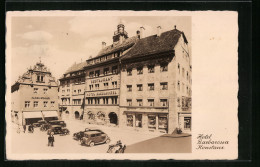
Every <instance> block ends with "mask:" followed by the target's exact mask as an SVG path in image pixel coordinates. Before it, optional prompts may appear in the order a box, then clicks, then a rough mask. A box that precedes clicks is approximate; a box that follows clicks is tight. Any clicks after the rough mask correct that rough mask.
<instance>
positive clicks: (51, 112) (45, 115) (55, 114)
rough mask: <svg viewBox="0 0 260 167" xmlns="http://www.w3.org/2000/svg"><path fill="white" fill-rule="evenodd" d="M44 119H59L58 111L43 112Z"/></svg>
mask: <svg viewBox="0 0 260 167" xmlns="http://www.w3.org/2000/svg"><path fill="white" fill-rule="evenodd" d="M42 114H43V117H58V113H57V111H42Z"/></svg>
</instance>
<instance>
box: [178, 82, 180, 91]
mask: <svg viewBox="0 0 260 167" xmlns="http://www.w3.org/2000/svg"><path fill="white" fill-rule="evenodd" d="M178 90H180V81H178Z"/></svg>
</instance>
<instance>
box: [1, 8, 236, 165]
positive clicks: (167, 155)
mask: <svg viewBox="0 0 260 167" xmlns="http://www.w3.org/2000/svg"><path fill="white" fill-rule="evenodd" d="M6 27H7V34H6V44H7V49H6V77H7V80H6V84H7V92H6V110H5V112H6V123H7V127H6V132H7V133H6V157H7V159H8V160H43V159H47V160H51V159H75V160H80V159H120V160H123V159H130V160H149V159H162V160H167V159H175V160H203V159H212V160H213V159H230V160H231V159H237V157H238V140H237V137H238V118H237V113H238V110H237V108H238V100H237V93H238V65H237V64H238V53H237V50H238V15H237V13H236V12H229V11H223V12H221V11H218V12H216V11H202V12H190V11H143V12H137V11H80V12H79V11H78V12H75V11H27V12H18V11H17V12H15V11H14V12H7V17H6Z"/></svg>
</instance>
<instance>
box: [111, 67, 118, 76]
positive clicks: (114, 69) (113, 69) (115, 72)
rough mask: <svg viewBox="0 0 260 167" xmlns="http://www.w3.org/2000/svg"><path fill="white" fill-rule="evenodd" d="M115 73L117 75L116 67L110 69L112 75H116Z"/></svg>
mask: <svg viewBox="0 0 260 167" xmlns="http://www.w3.org/2000/svg"><path fill="white" fill-rule="evenodd" d="M117 73H118V68H117V66H114V67H112V74H117Z"/></svg>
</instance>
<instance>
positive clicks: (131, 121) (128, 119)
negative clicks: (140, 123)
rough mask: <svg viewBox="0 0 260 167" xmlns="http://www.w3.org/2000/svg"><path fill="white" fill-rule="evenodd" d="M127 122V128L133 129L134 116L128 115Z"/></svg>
mask: <svg viewBox="0 0 260 167" xmlns="http://www.w3.org/2000/svg"><path fill="white" fill-rule="evenodd" d="M126 120H127V123H126V125H127V126H130V127H133V125H134V119H133V115H129V114H127V115H126Z"/></svg>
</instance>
